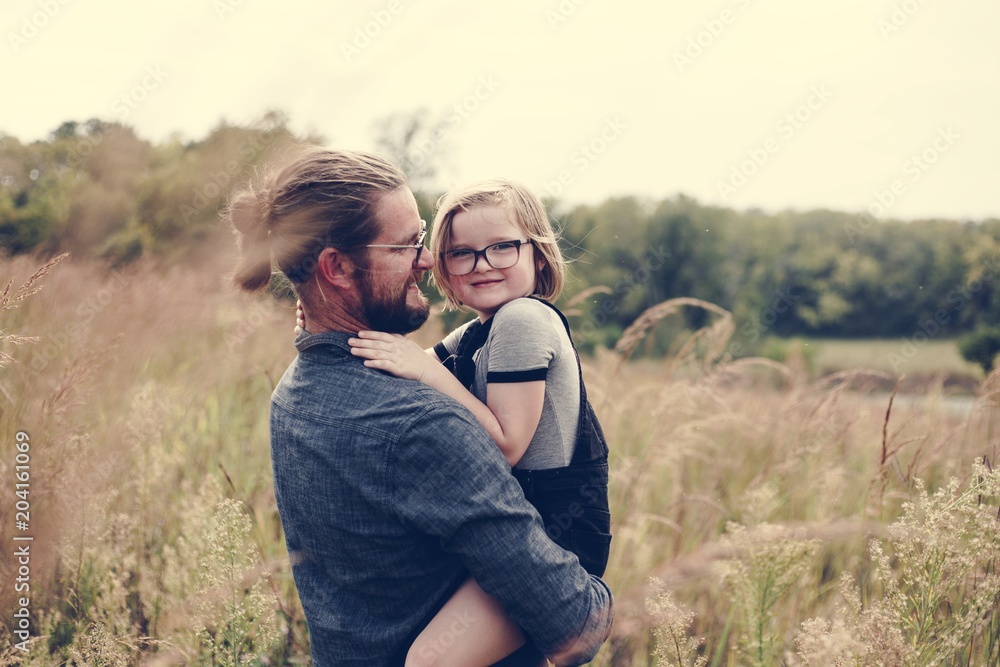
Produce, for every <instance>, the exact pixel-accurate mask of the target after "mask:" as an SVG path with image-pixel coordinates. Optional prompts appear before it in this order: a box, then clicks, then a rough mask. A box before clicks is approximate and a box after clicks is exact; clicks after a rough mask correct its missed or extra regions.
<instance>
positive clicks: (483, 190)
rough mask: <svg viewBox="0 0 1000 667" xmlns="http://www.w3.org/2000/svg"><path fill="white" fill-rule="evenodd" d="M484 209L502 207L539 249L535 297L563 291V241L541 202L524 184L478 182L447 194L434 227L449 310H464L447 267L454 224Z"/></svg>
mask: <svg viewBox="0 0 1000 667" xmlns="http://www.w3.org/2000/svg"><path fill="white" fill-rule="evenodd" d="M480 206H499V207H501V208H503V209H504V210H505V211H506V212H507V215H508V216H509V217H510V220H511V222H513V223H514V224H515V225H517V226H518V227H520V228H521V230H522V231H523V232H524V233H525V235H526V236H527V237H528V238H529V239H530V240H531V241H532V243H533V245H534V246H535V252H536V253H537V258H539V259H541V260H543V261H542V262H541V263H542V267H541V268H537V267H536V271H535V291H534V292H533V294H534V295H535V296H540V297H542V298H543V299H547V300H549V301H552V300H554V299H555V298H556V297H558V296H559V294H560V292H562V288H563V275H564V273H565V270H564V266H563V265H564V261H563V256H562V252H561V251H560V250H559V242H558V239H557V237H556V233H555V231H554V230H553V229H552V224H551V223H550V222H549V217H548V216H547V215H546V213H545V207H544V206H543V205H542V202H541V200H540V199H539V198H538V197H537V196H536V195H535V194H534V193H533V192H531V191H530V190H528V188H526V187H524V186H523V185H521V184H520V183H515V182H514V181H509V180H506V179H500V178H497V179H490V180H486V181H478V182H476V183H472V184H470V185H467V186H465V187H463V188H460V189H458V190H453V191H451V192H448V193H445V194H444V195H442V196H441V198H440V199H439V200H438V206H437V214H436V215H435V216H434V225H433V227H432V228H431V244H430V250H431V253H433V255H434V270H433V277H434V284H435V285H437V288H438V290H440V291H441V293H442V294H443V295H444V298H445V309H452V308H463V304H462V302H461V301H459V300H458V298H457V297H456V296H455V291H454V290H453V289H452V286H451V275H449V273H448V269H447V268H445V264H444V259H443V257H444V253H446V252H448V251H449V250H451V224H452V220H454V219H455V216H456V215H457V214H458V213H460V212H462V211H469V210H470V209H473V208H477V207H480Z"/></svg>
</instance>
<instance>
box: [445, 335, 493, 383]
mask: <svg viewBox="0 0 1000 667" xmlns="http://www.w3.org/2000/svg"><path fill="white" fill-rule="evenodd" d="M492 327H493V318H492V317H491V318H490V319H488V320H486V321H485V322H480V321H479V320H476V321H474V322H473V323H472V324H470V325H469V328H467V329H466V330H465V332H464V333H463V334H462V338H461V340H459V342H458V350H457V351H456V352H455V354H452V355H449V356H448V357H447V358H445V359H444V360H443V361H442V362H441V363H442V364H444V367H445V368H447V369H448V370H449V371H451V374H452V375H454V376H455V377H456V378H458V381H459V382H461V383H462V386H464V387H465V388H466V389H468V390H469V391H472V383H473V382H474V381H475V379H476V362H475V361H474V360H473V356H474V355H475V354H476V352H477V351H478V350H479V348H481V347H482V346H483V345H485V344H486V339H487V338H488V337H489V335H490V329H491V328H492ZM438 346H440V348H439V347H438ZM444 349H445V348H444V345H442V344H441V343H438V345H436V346H435V350H436V351H437V352H438V357H440V356H441V354H440V353H441V351H442V350H444Z"/></svg>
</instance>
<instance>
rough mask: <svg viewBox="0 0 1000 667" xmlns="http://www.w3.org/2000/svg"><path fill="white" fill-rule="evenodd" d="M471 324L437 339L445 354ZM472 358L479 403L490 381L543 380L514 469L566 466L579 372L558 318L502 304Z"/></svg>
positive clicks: (542, 309)
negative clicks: (538, 410)
mask: <svg viewBox="0 0 1000 667" xmlns="http://www.w3.org/2000/svg"><path fill="white" fill-rule="evenodd" d="M470 324H471V322H467V323H466V324H463V325H462V326H460V327H459V328H457V329H455V330H454V331H452V332H451V333H450V334H448V336H447V337H446V338H445V339H444V340H443V341H442V344H443V345H444V347H445V348H446V349H447V350H448V353H449V354H455V353H456V351H457V350H458V343H459V341H461V340H462V334H463V333H465V330H466V329H467V328H468V327H469V325H470ZM473 360H474V361H475V364H476V376H475V381H474V382H473V384H472V393H473V395H474V396H475V397H476V398H478V399H479V400H480V401H482V402H483V403H486V390H487V385H488V384H490V383H501V382H530V381H533V380H545V399H544V403H543V405H542V416H541V419H539V421H538V428H537V429H535V435H534V437H532V439H531V442H530V443H529V444H528V449H527V450H526V451H525V453H524V456H522V457H521V460H520V461H518V462H517V465H515V466H514V467H515V468H520V469H523V470H544V469H548V468H560V467H563V466H567V465H569V463H570V460H571V459H572V458H573V445H574V443H575V441H576V426H577V421H578V420H579V416H580V372H579V369H578V367H577V363H576V355H575V354H574V353H573V344H572V342H570V339H569V335H568V334H567V333H566V327H565V326H563V323H562V320H560V319H559V315H557V314H556V313H555V311H553V310H552V309H551V308H549V307H548V306H546V305H545V304H544V303H539V302H538V301H537V300H535V299H528V298H521V299H515V300H514V301H511V302H510V303H507V304H504V305H503V306H502V307H501V308H500V310H498V311H497V313H496V315H494V316H493V326H492V327H491V328H490V333H489V336H488V337H487V338H486V343H485V344H484V345H483V346H482V347H481V348H480V349H479V351H478V352H476V354H475V355H474V356H473Z"/></svg>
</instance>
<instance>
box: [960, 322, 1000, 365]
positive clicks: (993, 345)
mask: <svg viewBox="0 0 1000 667" xmlns="http://www.w3.org/2000/svg"><path fill="white" fill-rule="evenodd" d="M958 351H959V352H961V353H962V357H963V358H964V359H965V360H966V361H971V362H972V363H974V364H979V365H980V366H982V368H983V372H984V373H986V374H987V375H989V373H990V371H992V370H993V367H994V365H995V364H996V358H997V355H998V354H1000V328H997V327H989V328H987V327H981V328H979V329H976V330H975V331H973V332H972V333H970V334H966V335H965V336H962V337H961V338H959V339H958Z"/></svg>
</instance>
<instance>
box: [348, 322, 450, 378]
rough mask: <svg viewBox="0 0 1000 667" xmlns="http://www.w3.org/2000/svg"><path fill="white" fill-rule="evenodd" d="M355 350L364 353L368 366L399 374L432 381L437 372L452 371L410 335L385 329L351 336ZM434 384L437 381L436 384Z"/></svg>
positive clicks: (361, 355) (360, 354)
mask: <svg viewBox="0 0 1000 667" xmlns="http://www.w3.org/2000/svg"><path fill="white" fill-rule="evenodd" d="M347 342H348V343H350V345H351V354H353V355H355V356H358V357H364V359H365V366H368V367H369V368H377V369H379V370H382V371H386V372H387V373H392V374H393V375H395V376H396V377H400V378H406V379H408V380H416V381H417V382H426V383H427V384H430V382H428V381H429V380H430V379H431V378H432V377H433V376H434V374H435V373H438V372H441V371H444V372H445V373H447V372H448V371H447V370H446V369H445V368H444V366H442V365H441V363H440V362H439V361H438V360H437V357H436V356H435V357H432V356H430V355H429V354H427V353H426V352H425V351H424V350H422V349H421V348H420V346H419V345H417V344H416V343H414V342H413V341H412V340H410V339H409V338H405V337H403V336H401V335H399V334H388V333H383V332H381V331H359V332H358V337H357V338H349V339H348V340H347ZM432 386H433V385H432Z"/></svg>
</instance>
